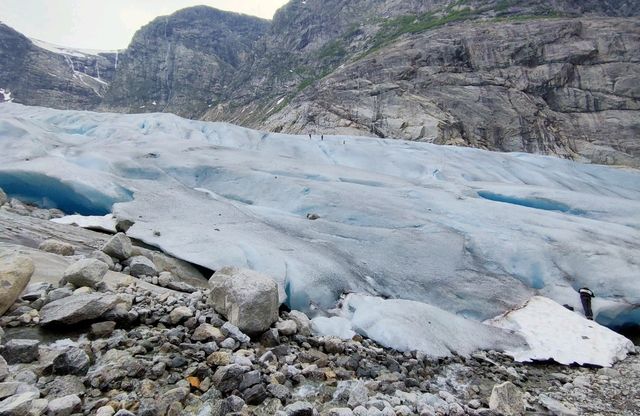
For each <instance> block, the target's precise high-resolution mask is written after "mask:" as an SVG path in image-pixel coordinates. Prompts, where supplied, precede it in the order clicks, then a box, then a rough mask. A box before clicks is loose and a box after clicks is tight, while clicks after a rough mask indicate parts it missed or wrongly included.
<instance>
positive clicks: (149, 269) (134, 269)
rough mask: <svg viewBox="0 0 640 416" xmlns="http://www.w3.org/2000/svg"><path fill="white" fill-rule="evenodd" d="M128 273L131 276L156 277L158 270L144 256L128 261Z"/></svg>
mask: <svg viewBox="0 0 640 416" xmlns="http://www.w3.org/2000/svg"><path fill="white" fill-rule="evenodd" d="M129 273H130V274H131V276H135V277H140V276H157V275H158V270H157V269H156V266H155V265H154V264H153V262H152V261H151V260H149V259H148V258H146V257H144V256H136V257H133V258H131V259H130V263H129Z"/></svg>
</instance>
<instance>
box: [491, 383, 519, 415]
mask: <svg viewBox="0 0 640 416" xmlns="http://www.w3.org/2000/svg"><path fill="white" fill-rule="evenodd" d="M489 408H490V409H491V410H493V411H494V412H497V413H499V414H501V415H504V416H520V415H524V411H525V407H524V399H523V395H522V392H521V391H520V389H518V388H517V387H516V386H515V385H514V384H513V383H511V382H510V381H507V382H505V383H502V384H497V385H495V386H493V390H492V391H491V397H490V398H489Z"/></svg>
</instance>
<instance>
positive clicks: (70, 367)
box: [53, 347, 91, 376]
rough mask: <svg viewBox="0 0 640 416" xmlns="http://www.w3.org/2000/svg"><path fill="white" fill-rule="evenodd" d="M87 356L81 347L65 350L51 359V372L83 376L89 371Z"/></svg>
mask: <svg viewBox="0 0 640 416" xmlns="http://www.w3.org/2000/svg"><path fill="white" fill-rule="evenodd" d="M90 364H91V363H90V360H89V356H88V355H87V353H86V352H84V350H83V349H81V348H76V347H72V348H69V349H67V350H65V351H64V352H63V353H62V354H60V355H58V356H57V357H56V358H54V360H53V373H54V374H57V375H73V376H84V375H86V374H87V371H89V365H90Z"/></svg>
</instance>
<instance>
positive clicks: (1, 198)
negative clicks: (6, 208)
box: [0, 188, 9, 206]
mask: <svg viewBox="0 0 640 416" xmlns="http://www.w3.org/2000/svg"><path fill="white" fill-rule="evenodd" d="M8 200H9V198H7V194H5V193H4V191H3V190H2V188H0V206H2V205H4V204H6V203H7V201H8Z"/></svg>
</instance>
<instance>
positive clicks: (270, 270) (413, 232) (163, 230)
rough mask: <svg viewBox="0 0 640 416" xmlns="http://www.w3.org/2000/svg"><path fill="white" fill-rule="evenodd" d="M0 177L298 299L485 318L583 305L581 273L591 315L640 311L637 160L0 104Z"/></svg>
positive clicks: (637, 319)
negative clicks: (407, 306) (244, 271)
mask: <svg viewBox="0 0 640 416" xmlns="http://www.w3.org/2000/svg"><path fill="white" fill-rule="evenodd" d="M12 184H13V185H12ZM15 184H18V185H19V186H16V185H15ZM7 185H8V186H7ZM5 186H7V189H6V190H7V192H8V193H9V194H10V195H12V196H15V195H17V194H19V193H22V196H23V197H27V198H28V199H29V200H31V201H34V202H38V203H42V204H45V205H48V206H50V207H56V206H57V207H60V208H62V209H63V210H64V211H65V212H66V213H67V214H74V213H77V214H82V215H93V216H102V215H105V214H109V213H110V212H112V213H113V214H114V216H115V217H116V218H118V219H128V220H131V221H133V222H134V223H135V224H134V225H133V226H132V227H131V228H130V229H129V230H128V232H127V233H128V234H129V235H131V236H132V237H135V238H137V239H139V240H141V241H143V242H145V243H147V244H150V245H153V246H157V247H159V248H161V249H162V250H164V251H165V252H167V253H169V254H171V255H174V256H176V257H179V258H181V259H184V260H187V261H190V262H192V263H195V264H198V265H201V266H203V267H206V268H209V269H212V270H216V269H219V268H221V267H223V266H227V265H232V266H238V267H247V268H251V269H254V270H257V271H259V272H262V273H265V274H268V275H270V276H273V277H274V278H275V279H276V280H277V281H278V283H279V284H280V286H281V288H282V290H283V291H284V293H286V295H287V303H288V304H289V306H290V307H292V308H295V309H301V310H306V311H317V310H326V309H330V308H332V307H333V306H334V304H335V302H336V301H337V299H338V298H339V297H340V295H341V294H342V293H349V292H357V293H364V294H370V295H373V296H378V297H384V298H392V299H402V300H407V301H416V302H422V303H426V304H429V305H433V306H435V307H437V308H440V309H442V310H444V311H447V312H449V313H453V314H456V315H459V316H461V317H465V318H470V319H473V320H476V321H483V320H485V319H488V318H492V317H494V316H496V315H498V314H501V313H503V312H505V311H506V310H509V309H510V308H514V307H516V306H518V305H520V304H522V303H524V302H525V301H527V300H528V299H530V298H531V297H532V296H536V295H540V296H545V297H547V298H550V299H552V300H554V301H555V302H557V303H559V304H567V305H570V306H573V307H574V308H576V310H577V311H581V306H580V300H579V296H578V293H577V289H578V288H580V287H583V286H587V287H589V288H591V289H592V290H593V291H594V292H595V294H596V296H597V297H596V298H595V299H594V303H593V309H594V313H595V316H596V320H598V321H599V322H601V323H603V324H606V325H609V326H612V327H613V326H624V325H629V324H636V325H637V324H640V313H638V310H639V309H640V284H639V281H638V279H639V278H640V172H638V171H637V170H633V169H628V168H615V167H605V166H598V165H589V164H582V163H576V162H572V161H567V160H561V159H557V158H552V157H545V156H538V155H531V154H522V153H495V152H487V151H483V150H478V149H470V148H459V147H448V146H436V145H431V144H427V143H417V142H408V141H401V140H390V139H376V138H362V137H345V136H324V139H323V140H321V138H320V137H319V136H312V138H311V139H310V138H309V136H308V135H306V136H295V135H287V134H275V133H265V132H260V131H255V130H250V129H246V128H242V127H237V126H233V125H230V124H225V123H209V122H200V121H192V120H185V119H181V118H179V117H177V116H174V115H170V114H139V115H122V114H109V113H92V112H79V111H60V110H51V109H45V108H38V107H26V106H22V105H19V104H15V103H2V104H0V187H3V188H4V187H5ZM69 201H70V202H69ZM307 214H317V216H318V217H319V218H318V219H317V220H315V221H310V220H309V219H307Z"/></svg>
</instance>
